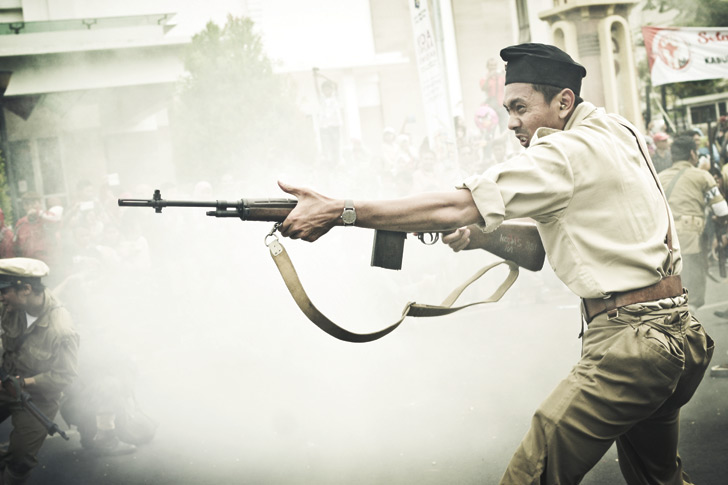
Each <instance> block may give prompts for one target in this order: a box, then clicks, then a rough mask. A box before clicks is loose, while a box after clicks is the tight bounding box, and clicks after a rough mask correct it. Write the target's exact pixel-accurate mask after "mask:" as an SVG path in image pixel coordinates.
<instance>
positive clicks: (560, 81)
mask: <svg viewBox="0 0 728 485" xmlns="http://www.w3.org/2000/svg"><path fill="white" fill-rule="evenodd" d="M500 56H501V59H503V60H504V61H506V62H507V63H508V64H507V65H506V84H511V83H529V84H548V85H549V86H556V87H557V88H569V89H571V90H572V91H574V94H576V95H577V96H578V95H579V92H580V91H581V78H583V77H584V76H586V69H584V66H582V65H581V64H579V63H577V62H575V61H574V59H572V58H571V56H569V54H567V53H566V52H564V51H562V50H561V49H559V48H558V47H554V46H552V45H546V44H519V45H513V46H510V47H506V48H505V49H503V50H501V51H500Z"/></svg>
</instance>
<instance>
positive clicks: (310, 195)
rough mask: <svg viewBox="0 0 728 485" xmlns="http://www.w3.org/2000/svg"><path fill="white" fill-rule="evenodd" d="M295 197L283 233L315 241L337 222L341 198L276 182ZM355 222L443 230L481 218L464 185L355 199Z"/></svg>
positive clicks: (377, 226) (395, 228)
mask: <svg viewBox="0 0 728 485" xmlns="http://www.w3.org/2000/svg"><path fill="white" fill-rule="evenodd" d="M278 185H279V186H280V188H281V189H282V190H283V191H284V192H287V193H289V194H291V195H293V196H294V197H296V198H297V199H298V204H297V205H296V208H295V209H293V211H291V213H290V214H289V215H288V217H287V218H286V220H285V221H283V224H282V225H281V228H280V231H281V234H282V235H283V236H286V237H290V238H293V239H303V240H305V241H315V240H317V239H318V238H320V237H321V236H323V235H324V234H326V233H327V232H328V231H329V230H330V229H331V228H332V227H334V226H335V225H340V224H341V214H342V212H343V211H344V200H343V199H331V198H329V197H326V196H323V195H321V194H319V193H317V192H314V191H313V190H310V189H306V188H301V187H294V186H291V185H288V184H284V183H282V182H278ZM354 206H355V208H356V225H357V226H360V227H366V228H370V229H383V230H389V231H401V232H443V231H451V230H453V229H455V228H458V227H462V226H466V225H469V224H474V223H476V222H480V223H482V222H483V219H482V217H481V216H480V213H479V212H478V209H477V207H476V206H475V202H474V201H473V197H472V195H471V194H470V191H469V190H467V189H460V190H453V191H452V192H435V193H427V194H418V195H413V196H411V197H406V198H402V199H395V200H379V201H362V200H355V201H354Z"/></svg>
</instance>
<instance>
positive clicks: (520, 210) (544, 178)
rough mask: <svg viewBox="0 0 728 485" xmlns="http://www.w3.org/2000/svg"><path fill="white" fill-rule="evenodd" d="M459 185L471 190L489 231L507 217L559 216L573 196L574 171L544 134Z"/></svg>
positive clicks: (545, 218) (543, 219)
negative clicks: (525, 149) (515, 154)
mask: <svg viewBox="0 0 728 485" xmlns="http://www.w3.org/2000/svg"><path fill="white" fill-rule="evenodd" d="M552 136H558V135H552ZM460 188H464V189H468V190H470V192H471V193H472V195H473V200H474V201H475V205H476V206H477V207H478V211H479V212H480V214H481V215H482V216H483V220H484V221H485V226H481V228H482V229H483V230H484V231H485V232H490V231H493V230H495V229H496V228H497V227H498V226H499V225H500V224H501V223H502V222H503V221H504V220H506V219H516V218H521V217H531V218H533V219H535V220H537V221H539V222H544V223H546V222H549V221H551V220H555V219H556V218H558V217H559V215H560V213H561V212H562V211H563V210H565V209H566V207H567V206H568V204H569V201H570V199H571V197H572V194H573V191H574V174H573V171H572V169H571V165H570V164H569V162H568V158H567V157H566V155H565V154H564V153H563V152H562V151H561V150H559V149H557V148H556V147H554V146H553V145H552V144H550V143H548V140H547V137H545V138H542V139H541V140H537V141H536V143H535V144H533V145H532V146H531V147H530V148H529V150H528V151H527V152H524V153H522V154H520V155H518V156H516V157H513V158H511V159H510V160H508V161H506V162H504V163H501V164H498V165H495V166H493V167H491V168H490V169H488V170H487V171H485V172H484V173H483V174H482V175H476V176H472V177H469V178H467V179H466V180H465V181H463V184H462V186H460Z"/></svg>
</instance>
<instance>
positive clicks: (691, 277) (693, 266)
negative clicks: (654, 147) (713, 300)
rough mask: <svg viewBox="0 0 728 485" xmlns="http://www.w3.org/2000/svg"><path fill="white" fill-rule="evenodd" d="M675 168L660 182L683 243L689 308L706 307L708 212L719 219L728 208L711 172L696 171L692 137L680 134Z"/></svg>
mask: <svg viewBox="0 0 728 485" xmlns="http://www.w3.org/2000/svg"><path fill="white" fill-rule="evenodd" d="M671 151H672V159H673V160H675V162H673V164H672V167H670V168H668V169H666V170H663V171H662V172H660V174H659V177H660V182H661V183H662V187H663V188H664V189H665V196H666V197H667V200H668V202H669V204H670V209H672V214H673V217H674V219H675V229H676V230H677V236H678V239H679V240H680V254H681V255H682V259H683V269H682V273H681V274H680V275H681V277H682V282H683V286H685V288H687V290H688V292H689V295H690V306H691V308H692V309H698V308H700V307H701V306H703V305H704V304H705V282H706V276H707V268H706V264H707V260H706V254H705V251H704V250H703V247H702V244H701V236H702V234H703V230H704V229H705V209H706V208H707V207H709V208H710V209H711V211H712V212H713V214H715V215H716V216H717V217H719V218H725V217H726V216H728V205H726V202H725V199H724V198H723V195H721V193H720V189H718V186H717V184H716V183H715V179H714V178H713V176H712V175H710V173H709V172H707V171H705V170H702V169H699V168H697V165H698V152H697V148H696V147H695V140H694V138H693V137H692V136H689V135H681V136H678V137H677V138H675V141H673V143H672V148H671Z"/></svg>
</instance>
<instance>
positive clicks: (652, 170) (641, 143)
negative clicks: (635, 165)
mask: <svg viewBox="0 0 728 485" xmlns="http://www.w3.org/2000/svg"><path fill="white" fill-rule="evenodd" d="M621 125H622V126H624V127H625V128H627V129H628V130H629V132H630V133H632V136H634V137H635V139H636V140H637V146H639V148H640V153H641V154H642V158H643V159H644V160H645V162H646V163H647V168H649V169H650V173H651V174H652V178H653V179H655V183H656V184H657V188H658V189H659V191H660V194H662V200H663V202H665V209H666V211H667V235H666V236H665V244H667V249H668V251H669V258H670V266H669V267H668V269H667V274H669V275H671V274H672V273H673V271H674V268H673V259H672V217H671V216H670V205H669V204H668V203H667V197H665V193H664V192H663V191H662V185H660V179H658V178H657V172H656V171H655V167H654V166H653V165H652V160H650V157H648V156H647V149H646V147H645V146H644V140H642V139H641V138H640V137H639V136H637V134H636V133H635V132H634V130H633V129H632V127H631V126H629V125H627V124H625V123H621Z"/></svg>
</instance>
